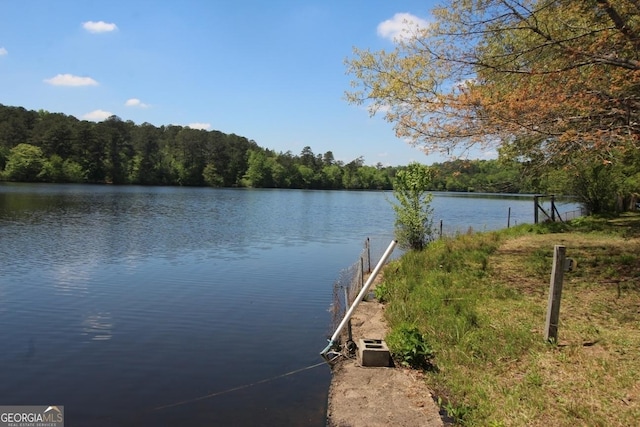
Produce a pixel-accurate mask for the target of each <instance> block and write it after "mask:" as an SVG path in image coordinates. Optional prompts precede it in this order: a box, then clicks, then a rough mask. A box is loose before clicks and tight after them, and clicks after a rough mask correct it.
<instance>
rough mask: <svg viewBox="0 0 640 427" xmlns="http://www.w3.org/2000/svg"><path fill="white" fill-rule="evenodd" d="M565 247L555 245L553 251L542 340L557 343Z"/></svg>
mask: <svg viewBox="0 0 640 427" xmlns="http://www.w3.org/2000/svg"><path fill="white" fill-rule="evenodd" d="M565 253H566V247H564V246H561V245H555V247H554V249H553V268H552V269H551V284H550V286H549V304H548V306H547V323H546V325H545V328H544V340H545V341H550V342H554V343H555V342H558V322H559V319H560V298H561V297H562V280H563V278H564V270H565Z"/></svg>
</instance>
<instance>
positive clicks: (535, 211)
mask: <svg viewBox="0 0 640 427" xmlns="http://www.w3.org/2000/svg"><path fill="white" fill-rule="evenodd" d="M533 223H534V224H537V223H538V196H533Z"/></svg>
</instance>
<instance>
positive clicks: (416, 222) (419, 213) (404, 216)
mask: <svg viewBox="0 0 640 427" xmlns="http://www.w3.org/2000/svg"><path fill="white" fill-rule="evenodd" d="M431 174H432V172H431V169H429V167H427V166H424V165H421V164H420V163H416V162H413V163H410V164H409V165H408V166H407V167H406V168H404V169H402V170H400V171H398V173H397V174H396V178H395V181H394V186H393V195H394V196H395V198H396V200H397V201H398V203H397V204H393V210H394V211H395V213H396V221H395V235H396V239H397V240H398V244H399V245H400V247H403V248H405V249H412V250H418V251H419V250H422V249H424V248H425V247H426V245H427V244H428V243H429V241H431V239H432V235H433V231H432V225H433V216H432V214H433V209H432V208H431V200H432V198H433V195H432V194H431V193H429V192H428V189H429V188H430V186H431Z"/></svg>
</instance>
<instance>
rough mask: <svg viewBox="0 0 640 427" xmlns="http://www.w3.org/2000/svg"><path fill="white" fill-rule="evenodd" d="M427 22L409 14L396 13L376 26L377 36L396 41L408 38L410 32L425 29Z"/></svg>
mask: <svg viewBox="0 0 640 427" xmlns="http://www.w3.org/2000/svg"><path fill="white" fill-rule="evenodd" d="M428 26H429V22H428V21H426V20H424V19H422V18H418V17H417V16H415V15H412V14H410V13H396V14H395V15H393V18H391V19H387V20H386V21H384V22H381V23H380V24H378V35H379V36H380V37H382V38H385V39H389V40H392V41H397V40H400V39H403V38H405V37H408V35H409V34H410V32H411V30H415V29H420V28H426V27H428Z"/></svg>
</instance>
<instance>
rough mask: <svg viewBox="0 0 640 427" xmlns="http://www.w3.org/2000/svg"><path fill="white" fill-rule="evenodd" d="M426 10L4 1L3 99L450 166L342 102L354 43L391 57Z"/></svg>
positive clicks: (290, 146) (393, 4) (346, 4)
mask: <svg viewBox="0 0 640 427" xmlns="http://www.w3.org/2000/svg"><path fill="white" fill-rule="evenodd" d="M431 5H432V3H430V2H429V1H424V0H422V1H418V0H416V1H411V0H407V1H403V0H397V1H375V0H368V1H360V0H355V1H351V0H342V1H338V0H317V1H316V0H310V1H302V0H297V1H296V0H271V1H268V2H267V1H264V2H263V1H257V0H254V1H248V0H181V1H139V0H128V1H121V0H109V1H104V0H102V1H93V0H83V1H71V0H57V1H50V0H22V1H5V2H3V3H2V6H1V8H0V76H1V78H0V103H1V104H4V105H11V106H22V107H25V108H27V109H34V110H39V109H45V110H48V111H51V112H62V113H65V114H69V115H73V116H75V117H78V118H80V119H88V120H94V121H99V120H102V119H104V118H105V117H107V116H109V115H111V114H115V115H117V116H119V117H120V118H122V119H123V120H132V121H133V122H135V123H136V124H141V123H144V122H149V123H152V124H154V125H156V126H161V125H168V124H177V125H183V126H187V125H190V126H191V127H198V128H204V129H208V130H219V131H222V132H224V133H235V134H237V135H242V136H245V137H247V138H249V139H252V140H254V141H256V142H257V143H258V144H259V145H260V146H262V147H265V148H270V149H273V150H276V151H282V152H285V151H289V150H290V151H291V152H292V153H294V154H299V153H300V151H301V150H302V149H303V148H304V147H305V146H310V147H311V149H312V150H313V152H314V153H316V154H323V153H324V152H326V151H329V150H330V151H332V152H333V153H334V156H335V158H336V159H337V160H343V161H345V162H349V161H351V160H353V159H355V158H357V157H359V156H363V157H364V159H365V163H366V164H371V165H373V164H376V163H378V162H381V163H382V164H384V165H394V166H395V165H402V164H407V163H409V162H411V161H419V162H421V163H426V164H430V163H432V162H433V161H442V160H443V159H442V158H439V157H437V156H429V157H427V156H426V155H424V154H423V153H422V152H421V151H420V150H418V149H416V148H412V147H410V146H409V145H408V144H407V143H406V142H404V141H402V140H400V139H398V138H396V137H395V135H394V132H393V128H392V125H391V124H389V123H386V122H385V121H384V120H383V119H382V117H374V118H370V117H369V114H368V112H367V111H366V110H365V109H364V108H363V107H358V106H353V105H349V104H347V102H346V101H345V100H344V92H345V90H348V89H349V81H350V80H351V77H350V76H348V75H347V74H346V67H345V65H344V60H345V58H347V57H349V56H351V53H352V48H353V47H358V48H369V49H372V50H379V49H392V48H393V42H392V40H391V39H392V36H393V34H394V33H393V31H394V29H397V28H399V25H400V22H401V21H402V19H403V17H406V16H407V15H398V14H410V15H411V16H413V17H414V18H415V19H416V20H418V19H420V20H424V22H428V20H429V8H430V7H431Z"/></svg>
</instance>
